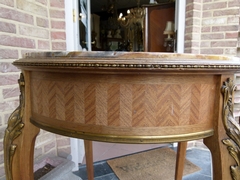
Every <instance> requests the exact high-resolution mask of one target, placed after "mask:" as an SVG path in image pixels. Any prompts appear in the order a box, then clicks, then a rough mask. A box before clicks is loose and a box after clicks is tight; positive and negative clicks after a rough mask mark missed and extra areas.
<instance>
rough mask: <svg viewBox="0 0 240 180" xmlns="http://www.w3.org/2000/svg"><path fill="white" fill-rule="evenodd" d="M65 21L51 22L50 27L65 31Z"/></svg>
mask: <svg viewBox="0 0 240 180" xmlns="http://www.w3.org/2000/svg"><path fill="white" fill-rule="evenodd" d="M65 26H66V24H65V21H51V27H52V28H53V29H65Z"/></svg>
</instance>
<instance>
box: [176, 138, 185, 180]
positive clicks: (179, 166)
mask: <svg viewBox="0 0 240 180" xmlns="http://www.w3.org/2000/svg"><path fill="white" fill-rule="evenodd" d="M186 150H187V142H179V143H178V149H177V159H176V168H175V180H182V176H183V170H184V162H185V157H186Z"/></svg>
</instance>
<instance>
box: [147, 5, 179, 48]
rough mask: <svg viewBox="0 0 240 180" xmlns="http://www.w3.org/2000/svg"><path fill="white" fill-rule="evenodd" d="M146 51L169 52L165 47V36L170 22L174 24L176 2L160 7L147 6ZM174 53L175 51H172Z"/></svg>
mask: <svg viewBox="0 0 240 180" xmlns="http://www.w3.org/2000/svg"><path fill="white" fill-rule="evenodd" d="M144 7H145V9H146V16H145V27H144V51H146V52H168V51H167V48H166V47H164V40H165V38H167V36H166V35H165V34H164V30H165V28H166V24H167V22H168V21H171V22H174V19H175V2H174V3H167V4H159V5H145V6H144ZM172 52H173V50H172Z"/></svg>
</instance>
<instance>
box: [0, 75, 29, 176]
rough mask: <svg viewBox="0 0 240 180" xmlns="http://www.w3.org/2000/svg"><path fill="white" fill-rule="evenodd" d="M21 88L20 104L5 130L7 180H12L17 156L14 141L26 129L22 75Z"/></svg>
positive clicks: (22, 79) (21, 76)
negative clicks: (13, 163) (14, 160)
mask: <svg viewBox="0 0 240 180" xmlns="http://www.w3.org/2000/svg"><path fill="white" fill-rule="evenodd" d="M18 84H19V88H20V93H21V94H20V96H19V100H20V104H19V106H18V107H17V108H16V110H15V111H13V113H12V114H11V115H10V117H9V119H8V126H7V128H6V130H5V136H4V142H3V143H4V166H5V173H6V178H7V180H12V179H13V176H12V166H13V165H12V160H13V156H14V154H15V151H16V148H17V145H16V144H13V141H14V140H15V139H16V138H17V137H18V136H19V135H20V134H21V133H22V132H21V130H22V128H23V127H24V123H23V122H22V118H23V112H24V105H25V99H24V97H25V89H24V87H25V82H24V76H23V74H22V73H21V75H20V79H19V80H18Z"/></svg>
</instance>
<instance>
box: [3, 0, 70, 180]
mask: <svg viewBox="0 0 240 180" xmlns="http://www.w3.org/2000/svg"><path fill="white" fill-rule="evenodd" d="M49 50H66V35H65V12H64V0H0V177H3V176H4V174H5V172H4V161H3V144H2V142H3V136H4V130H5V128H6V125H7V120H8V117H9V115H10V114H11V113H12V112H13V110H14V109H15V108H16V107H17V106H18V104H19V100H18V96H19V93H20V92H19V89H18V84H17V80H18V78H19V70H18V69H17V68H16V67H14V66H12V64H11V63H12V62H13V61H14V60H16V59H19V58H21V57H22V54H24V53H26V52H31V51H49ZM69 144H70V142H69V138H65V137H62V136H56V135H54V134H51V133H48V132H45V131H41V132H40V134H39V136H38V137H37V140H36V146H35V155H34V156H35V158H37V157H40V156H41V155H42V154H54V155H60V156H63V157H66V156H67V155H68V154H69V153H70V146H69Z"/></svg>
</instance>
